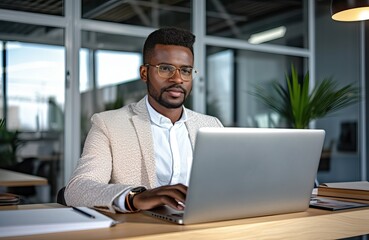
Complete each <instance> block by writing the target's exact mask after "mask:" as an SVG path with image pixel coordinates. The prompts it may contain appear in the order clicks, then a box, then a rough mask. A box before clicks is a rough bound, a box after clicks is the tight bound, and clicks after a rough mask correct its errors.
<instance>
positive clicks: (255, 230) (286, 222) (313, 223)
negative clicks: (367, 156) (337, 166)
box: [0, 204, 369, 240]
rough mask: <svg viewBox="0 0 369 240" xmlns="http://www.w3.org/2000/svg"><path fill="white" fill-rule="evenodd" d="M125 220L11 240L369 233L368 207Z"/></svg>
mask: <svg viewBox="0 0 369 240" xmlns="http://www.w3.org/2000/svg"><path fill="white" fill-rule="evenodd" d="M45 207H62V206H61V205H58V204H39V205H19V206H8V207H0V210H4V209H27V208H45ZM109 215H110V216H111V217H112V218H114V219H116V220H120V221H123V223H121V224H118V225H116V226H115V227H112V228H105V229H98V230H88V231H75V232H63V233H53V234H43V235H33V236H24V237H14V238H8V239H25V240H27V239H39V240H43V239H45V240H46V239H47V240H49V239H51V240H52V239H68V240H73V239H81V240H83V239H91V240H93V239H147V240H149V239H176V240H181V239H338V238H347V237H352V236H359V235H364V234H368V233H369V224H368V223H369V207H367V208H361V209H353V210H345V211H338V212H331V211H326V210H319V209H308V210H307V211H306V212H299V213H291V214H283V215H275V216H266V217H257V218H247V219H240V220H232V221H223V222H214V223H205V224H195V225H186V226H180V225H175V224H172V223H167V222H164V221H161V220H157V219H155V218H152V217H149V216H145V215H143V214H142V213H135V214H109Z"/></svg>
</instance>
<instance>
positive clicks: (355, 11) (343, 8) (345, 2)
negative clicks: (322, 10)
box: [331, 0, 369, 22]
mask: <svg viewBox="0 0 369 240" xmlns="http://www.w3.org/2000/svg"><path fill="white" fill-rule="evenodd" d="M331 14H332V19H334V20H336V21H344V22H351V21H362V20H367V19H369V0H332V2H331Z"/></svg>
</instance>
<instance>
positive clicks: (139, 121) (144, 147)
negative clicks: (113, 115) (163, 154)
mask: <svg viewBox="0 0 369 240" xmlns="http://www.w3.org/2000/svg"><path fill="white" fill-rule="evenodd" d="M133 111H134V112H135V113H136V114H137V115H134V116H133V117H132V122H133V125H134V128H135V129H136V133H137V137H138V141H139V144H140V148H141V154H142V158H143V161H142V162H141V164H142V165H141V169H142V182H143V183H145V182H148V183H149V184H150V188H154V187H155V185H156V169H155V154H154V144H153V142H152V134H151V125H150V117H149V114H148V112H147V109H146V103H145V98H144V99H142V100H141V101H139V102H138V103H137V104H136V106H135V108H134V109H133Z"/></svg>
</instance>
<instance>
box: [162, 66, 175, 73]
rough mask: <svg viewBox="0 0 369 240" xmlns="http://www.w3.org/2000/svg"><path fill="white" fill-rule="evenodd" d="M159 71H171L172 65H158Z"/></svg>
mask: <svg viewBox="0 0 369 240" xmlns="http://www.w3.org/2000/svg"><path fill="white" fill-rule="evenodd" d="M159 69H160V71H165V72H171V71H173V67H172V66H168V65H160V66H159Z"/></svg>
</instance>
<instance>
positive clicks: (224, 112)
mask: <svg viewBox="0 0 369 240" xmlns="http://www.w3.org/2000/svg"><path fill="white" fill-rule="evenodd" d="M292 63H293V64H294V66H295V67H296V68H297V69H298V70H299V71H300V72H304V71H306V70H304V69H307V59H305V58H300V57H291V56H286V55H278V54H271V53H261V52H254V51H246V50H237V49H227V48H219V47H212V46H208V47H207V77H206V86H207V91H206V92H207V95H206V103H207V113H208V114H210V115H214V116H217V117H218V118H219V119H220V120H221V121H222V122H223V124H224V125H225V126H240V127H281V126H283V124H284V122H283V119H281V118H280V116H278V114H276V113H274V112H272V111H271V110H270V109H269V108H268V107H267V106H265V105H264V104H263V103H262V102H260V100H259V99H256V98H255V96H253V95H252V94H251V92H253V91H254V90H255V87H256V86H261V87H263V88H265V89H271V88H270V86H271V83H272V81H278V82H280V83H282V84H285V76H286V74H289V71H290V67H291V64H292ZM266 69H267V70H266Z"/></svg>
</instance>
